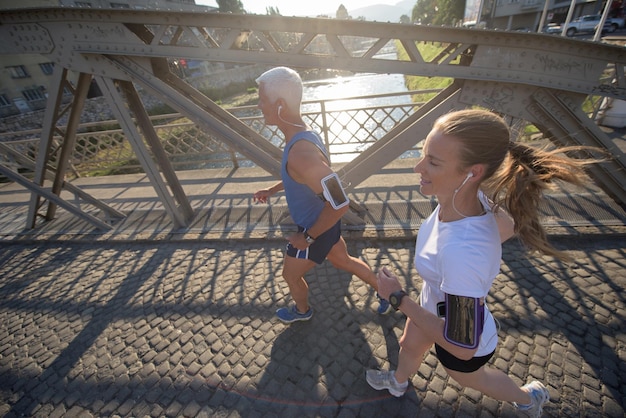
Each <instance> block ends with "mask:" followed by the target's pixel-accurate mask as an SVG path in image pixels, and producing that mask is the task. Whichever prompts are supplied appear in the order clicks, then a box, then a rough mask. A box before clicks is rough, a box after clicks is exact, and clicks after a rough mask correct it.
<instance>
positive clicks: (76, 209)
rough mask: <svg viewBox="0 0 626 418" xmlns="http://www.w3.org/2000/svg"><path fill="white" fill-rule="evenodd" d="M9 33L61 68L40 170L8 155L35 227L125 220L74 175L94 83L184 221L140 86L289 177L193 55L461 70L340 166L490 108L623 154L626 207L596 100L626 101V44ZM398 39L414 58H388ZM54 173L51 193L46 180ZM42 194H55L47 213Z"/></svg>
mask: <svg viewBox="0 0 626 418" xmlns="http://www.w3.org/2000/svg"><path fill="white" fill-rule="evenodd" d="M0 40H2V42H0V54H41V55H44V56H48V57H49V58H50V59H51V61H53V62H55V63H56V65H55V72H54V75H53V83H52V86H51V88H50V90H49V92H48V93H49V97H48V104H47V108H46V113H45V118H44V122H43V131H42V132H43V133H42V136H41V142H40V147H39V153H38V154H37V156H36V161H31V164H32V165H33V166H34V169H35V170H34V177H33V179H32V180H29V179H26V178H25V177H23V176H21V175H20V174H19V173H17V172H16V171H15V170H12V169H11V168H9V167H8V166H6V165H2V164H0V173H1V174H4V175H6V176H7V177H9V178H11V179H13V180H15V181H18V182H19V183H20V184H22V185H23V186H25V187H27V188H28V189H29V190H31V191H32V200H31V204H30V207H29V214H28V220H27V228H34V227H35V226H36V224H37V218H38V216H42V217H43V218H45V220H50V219H52V218H53V217H54V213H55V208H56V206H57V205H59V206H62V207H64V208H65V209H67V210H69V211H70V212H71V213H73V214H75V215H76V216H79V217H81V218H82V219H84V220H87V221H89V222H91V223H92V224H93V225H94V226H95V227H97V228H102V229H106V228H110V226H111V222H114V221H115V219H117V218H120V217H123V216H124V215H123V214H121V213H119V212H117V211H115V210H114V209H112V208H110V207H108V206H107V205H106V204H104V203H103V202H99V201H97V199H94V198H92V197H90V196H89V195H87V194H86V193H84V192H81V191H79V190H76V188H75V187H72V186H71V185H70V184H69V183H67V182H65V181H64V178H65V174H66V171H67V169H68V161H69V156H70V155H71V152H72V150H73V148H74V146H75V136H76V129H77V127H78V121H79V119H80V114H81V111H82V108H83V104H84V102H85V99H86V97H87V91H88V88H89V84H90V82H91V81H92V79H94V80H95V81H96V82H97V84H98V86H99V87H100V89H101V90H102V92H103V93H104V95H105V97H106V98H107V100H108V103H109V104H110V106H111V108H112V109H113V111H114V113H115V115H116V118H117V120H118V121H119V123H120V125H121V126H122V128H123V130H124V132H125V135H126V136H127V138H128V140H129V142H130V144H131V145H132V147H133V150H134V152H135V153H136V155H137V156H138V158H139V160H140V162H141V164H142V166H143V168H144V170H145V172H146V173H147V175H148V176H149V178H150V180H151V182H152V185H153V187H154V188H155V190H156V192H157V194H158V196H159V198H160V200H161V201H162V203H163V205H164V207H165V210H166V211H167V213H168V215H169V216H170V218H171V220H172V221H173V223H174V224H175V225H176V226H177V227H184V226H186V225H188V224H189V223H190V222H191V220H192V219H193V216H194V213H193V210H192V208H191V205H190V204H189V201H188V199H187V197H186V196H185V193H184V191H183V189H182V187H181V185H180V182H179V180H178V178H177V176H176V173H175V172H174V170H173V168H172V166H171V164H170V163H169V161H168V159H167V157H166V155H165V153H164V151H163V148H162V145H161V143H160V141H159V138H158V137H157V135H156V134H155V132H154V128H153V126H152V124H151V122H150V119H149V118H148V116H147V112H146V110H145V108H144V105H143V104H142V101H141V100H140V97H139V94H138V92H137V90H136V86H141V88H142V89H144V90H145V91H147V92H149V93H150V94H152V95H154V96H155V97H157V98H160V99H161V100H162V101H163V102H165V103H167V104H168V105H169V106H171V107H172V108H173V109H175V110H176V111H178V112H180V113H181V114H183V115H185V116H186V117H188V118H189V119H191V120H192V121H193V122H194V123H196V124H197V125H198V126H199V127H201V128H202V129H205V130H206V131H207V133H210V134H211V135H215V136H217V137H218V138H220V139H221V140H222V141H224V143H226V144H228V145H229V146H230V147H232V148H234V149H236V150H237V151H238V152H240V153H241V154H243V155H245V156H246V157H247V158H249V159H250V160H252V161H254V162H255V163H256V164H257V165H258V166H260V167H262V168H263V169H265V170H267V171H268V172H269V173H270V174H272V175H274V176H276V177H279V173H280V170H279V166H280V157H281V150H279V149H278V148H277V147H276V146H274V145H272V144H271V143H270V142H269V141H267V140H266V139H265V138H263V137H262V136H261V135H260V134H259V133H257V132H255V131H253V130H252V129H251V128H250V127H248V126H247V125H246V124H244V123H242V122H241V121H240V120H239V119H237V118H235V117H234V116H232V115H231V114H230V113H228V112H227V111H225V110H224V109H223V108H222V107H220V106H219V105H218V104H216V103H215V102H213V101H211V100H210V99H209V98H207V97H206V96H205V95H204V94H202V93H201V92H200V91H198V90H197V89H195V88H193V87H192V86H191V85H190V84H188V83H186V82H185V81H184V80H183V79H181V78H180V77H178V76H177V75H176V73H175V72H172V71H171V63H172V62H174V61H176V60H180V59H187V60H204V61H211V62H220V63H235V64H239V65H245V64H260V65H263V66H268V67H270V66H276V65H285V66H289V67H292V68H296V69H316V68H321V69H337V70H348V71H352V72H360V73H362V72H366V73H381V74H385V73H388V74H404V75H414V76H427V77H434V76H437V77H449V78H452V79H454V82H453V84H452V85H451V86H450V87H448V88H447V89H445V90H444V91H442V92H441V93H440V94H439V95H437V97H435V98H434V99H432V100H431V101H429V102H428V103H426V104H425V105H424V106H422V107H420V108H419V109H417V110H416V111H415V112H414V113H413V114H412V115H411V116H410V117H409V118H408V119H406V120H405V121H403V122H401V123H399V124H398V125H397V126H396V127H395V128H394V129H392V130H391V131H390V132H389V133H387V134H386V135H385V136H384V137H383V138H382V139H380V140H379V141H378V142H376V143H375V144H374V145H372V146H370V147H369V148H368V149H367V150H365V151H364V152H363V153H362V154H360V155H359V156H358V157H357V158H355V159H354V160H353V161H352V162H350V163H349V164H347V165H346V166H344V167H343V168H342V169H341V170H340V176H341V177H342V179H343V180H344V181H345V182H346V184H351V187H356V186H358V185H359V184H361V183H362V182H363V181H364V180H365V179H367V178H368V177H369V176H370V175H372V174H375V173H377V172H378V171H380V169H382V168H383V167H384V166H385V165H386V164H388V163H389V162H391V161H392V160H394V159H395V158H397V157H398V156H399V155H401V154H402V153H403V152H404V151H406V150H408V149H410V148H411V147H412V146H414V145H415V144H416V142H418V141H420V140H422V139H423V138H424V137H425V135H426V133H427V132H428V131H429V130H430V127H431V126H432V123H433V122H434V120H435V119H436V118H437V117H439V116H440V115H442V114H444V113H446V112H448V111H450V110H452V109H460V108H466V107H469V106H482V107H485V108H489V109H492V110H495V111H497V112H499V113H501V114H503V115H506V116H509V117H510V118H512V119H521V120H524V121H527V122H529V123H532V124H534V125H535V126H537V127H538V128H539V129H540V130H541V131H542V133H543V134H544V135H545V136H546V137H548V138H550V139H551V140H552V141H553V142H554V143H555V144H556V145H557V146H562V145H591V146H598V147H602V148H604V149H606V150H608V151H609V152H610V153H611V155H613V157H614V158H613V159H612V160H610V161H607V162H606V163H602V164H599V165H597V166H595V168H594V169H593V171H592V172H591V176H592V178H593V179H594V180H595V181H596V183H597V184H598V185H599V186H600V187H601V188H602V189H603V190H604V191H605V192H606V193H607V194H608V195H609V196H611V197H612V198H614V199H615V200H616V201H617V202H619V203H621V204H622V205H623V204H625V203H626V189H625V185H626V170H625V166H626V158H625V156H624V154H623V153H622V152H621V151H620V149H619V148H617V147H616V146H615V145H614V144H613V143H612V142H611V141H610V140H609V138H608V137H607V135H606V134H605V133H604V132H602V130H600V129H599V127H598V126H597V125H596V123H595V122H594V121H593V120H591V119H590V118H589V116H588V115H587V113H586V112H584V111H583V109H582V106H583V102H584V101H585V99H586V98H587V97H589V96H604V97H612V98H616V99H622V100H624V99H626V79H625V77H624V66H625V65H626V49H625V48H623V47H618V46H612V45H608V44H604V43H594V42H589V41H578V40H572V39H567V38H562V37H558V36H550V35H542V34H534V33H515V32H502V31H490V30H476V29H460V28H444V27H427V26H417V25H403V24H391V23H376V22H362V21H343V20H342V21H338V20H334V19H310V18H293V17H292V18H288V17H280V16H254V15H230V14H228V15H225V14H212V13H207V14H202V13H189V12H173V11H137V10H97V9H59V8H54V9H27V10H13V11H3V12H0ZM427 44H432V45H437V47H438V50H439V53H438V54H436V55H435V56H426V54H425V53H424V52H423V49H422V48H421V46H423V45H427ZM355 45H360V46H363V45H365V46H366V47H364V48H355ZM397 45H401V47H402V48H403V49H404V50H405V51H406V53H407V55H408V59H404V60H403V59H399V58H396V57H395V56H394V57H393V58H390V57H389V55H388V54H384V53H385V51H386V50H387V49H388V48H389V47H390V46H392V47H395V46H397ZM68 71H74V72H76V73H78V74H79V78H78V82H77V83H76V86H72V85H71V84H70V83H69V82H68ZM64 89H66V91H67V89H69V90H70V91H71V92H72V94H73V101H72V102H71V103H70V104H69V105H67V106H63V105H62V101H61V98H62V93H63V91H64ZM63 115H69V117H68V123H67V125H66V126H65V128H62V127H61V126H59V125H60V124H59V120H60V118H61V117H62V116H63ZM55 134H56V135H59V134H60V135H61V136H62V138H63V141H62V144H61V147H60V149H58V150H54V151H55V152H57V153H58V155H57V156H56V157H55V159H56V165H55V166H53V165H52V164H50V158H51V154H52V152H53V144H52V137H53V135H55ZM14 157H15V158H20V157H18V156H14ZM46 178H48V179H51V180H52V182H53V185H52V188H51V189H48V188H44V187H43V184H44V180H45V179H46ZM63 189H67V190H68V191H70V192H72V193H73V194H74V196H75V197H76V199H77V200H82V202H83V203H87V204H90V205H94V206H96V207H97V208H99V209H100V210H101V211H102V212H103V213H104V214H105V221H103V220H101V219H100V218H97V217H94V216H92V215H90V214H88V213H86V212H85V211H84V210H82V209H81V207H80V205H75V204H73V203H71V202H69V201H65V200H63V199H61V198H60V192H61V190H63ZM42 200H44V201H47V203H48V205H47V211H46V213H45V214H41V213H40V211H41V210H42V208H43V207H44V205H43V202H42ZM353 209H355V211H353V212H351V213H350V214H349V215H348V217H347V218H346V221H347V222H351V223H359V222H362V221H361V218H360V217H359V216H358V207H354V208H353Z"/></svg>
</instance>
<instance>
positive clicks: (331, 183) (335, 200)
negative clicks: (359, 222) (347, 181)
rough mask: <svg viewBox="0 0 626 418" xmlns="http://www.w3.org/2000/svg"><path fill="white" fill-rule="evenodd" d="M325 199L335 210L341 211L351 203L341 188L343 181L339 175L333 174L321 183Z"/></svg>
mask: <svg viewBox="0 0 626 418" xmlns="http://www.w3.org/2000/svg"><path fill="white" fill-rule="evenodd" d="M321 183H322V193H323V195H324V198H325V199H326V200H327V201H328V202H329V203H330V205H331V206H332V207H333V209H335V210H337V209H341V208H342V207H344V206H346V205H348V204H349V203H350V199H348V196H347V195H346V192H345V191H344V190H343V187H342V186H341V180H339V176H338V175H337V173H332V174H329V175H327V176H326V177H324V178H323V179H322V181H321Z"/></svg>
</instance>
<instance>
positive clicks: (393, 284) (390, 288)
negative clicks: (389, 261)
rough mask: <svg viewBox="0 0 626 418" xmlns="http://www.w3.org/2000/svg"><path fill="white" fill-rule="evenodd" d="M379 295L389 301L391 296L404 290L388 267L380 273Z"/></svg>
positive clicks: (378, 275)
mask: <svg viewBox="0 0 626 418" xmlns="http://www.w3.org/2000/svg"><path fill="white" fill-rule="evenodd" d="M377 277H378V294H379V295H380V297H382V298H383V299H387V300H389V295H391V294H392V293H393V292H396V291H398V290H402V286H400V281H399V280H398V278H397V277H396V275H395V274H393V273H392V272H390V271H389V270H388V269H387V267H383V268H382V270H379V271H378V274H377Z"/></svg>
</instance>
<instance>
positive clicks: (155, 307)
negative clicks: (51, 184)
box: [0, 235, 626, 418]
mask: <svg viewBox="0 0 626 418" xmlns="http://www.w3.org/2000/svg"><path fill="white" fill-rule="evenodd" d="M555 242H556V244H557V246H559V247H561V248H564V249H566V250H567V252H568V253H569V254H570V255H571V256H572V257H573V260H574V261H573V262H571V263H570V264H564V263H561V262H558V261H556V260H554V259H553V258H550V257H530V256H527V255H526V254H525V253H524V252H523V251H522V249H521V248H520V247H519V245H518V244H517V243H516V242H511V243H507V244H505V248H504V254H503V264H502V270H501V274H500V275H499V277H498V279H497V280H496V283H495V286H494V289H493V292H492V294H491V296H490V298H489V300H488V301H489V303H490V305H491V307H492V310H493V312H494V315H495V316H496V318H497V319H498V320H499V323H500V326H501V329H500V332H499V335H500V343H499V346H498V349H497V353H496V356H495V357H494V359H492V360H491V365H492V366H493V367H496V368H498V369H501V370H503V371H505V372H507V373H508V374H509V375H511V376H512V377H513V378H514V379H515V380H516V381H517V382H518V383H519V384H522V383H525V382H527V381H529V380H531V379H539V380H541V381H543V382H544V383H545V384H546V386H547V387H548V388H549V391H550V396H551V398H552V400H551V402H550V403H549V404H548V406H547V407H546V408H545V410H544V411H545V414H544V415H545V416H553V417H563V416H568V417H569V416H571V417H578V416H580V417H596V416H597V417H620V418H621V417H624V406H625V405H626V361H625V360H626V347H625V346H626V335H625V334H624V330H625V329H626V325H625V321H624V312H625V299H626V293H625V291H624V290H625V287H626V268H625V267H626V265H625V264H626V258H625V253H626V246H625V245H624V244H625V240H624V237H623V236H620V235H609V236H602V235H592V236H588V237H582V238H581V237H579V238H572V237H565V238H563V237H562V238H555ZM348 244H349V250H350V252H351V253H352V254H354V255H358V256H360V257H362V258H364V259H365V260H367V262H368V263H369V264H370V265H371V266H372V267H374V268H379V267H381V266H389V267H391V268H393V269H394V270H395V272H396V273H398V274H400V275H402V276H403V277H405V278H406V286H407V288H408V290H409V292H410V293H411V294H412V295H413V296H416V295H417V288H419V285H420V281H419V278H418V277H417V275H416V273H415V272H414V271H413V270H412V268H411V267H410V266H411V260H412V257H413V251H414V243H413V241H412V239H389V240H368V239H361V240H352V239H349V242H348ZM283 245H284V244H283V242H281V241H274V240H268V241H262V240H256V241H254V240H253V241H245V240H233V241H227V240H219V241H208V240H207V241H185V242H174V241H161V242H150V243H148V242H114V241H113V242H80V241H68V242H63V241H57V242H45V241H43V242H35V243H29V244H25V243H18V242H13V243H7V242H4V243H1V244H0V295H1V296H0V375H1V382H0V416H3V417H14V416H36V417H89V416H97V417H105V416H106V417H108V416H123V417H126V416H129V417H130V416H132V417H142V416H154V417H161V416H171V417H174V416H189V417H195V416H200V417H202V416H204V417H213V416H219V417H239V416H241V417H317V416H319V417H392V416H399V417H404V416H406V417H416V416H419V417H429V416H441V417H449V416H458V417H479V416H480V417H513V416H518V414H517V411H516V410H515V409H514V407H513V406H512V405H511V404H509V403H505V402H498V401H495V400H493V399H490V398H488V397H485V396H482V395H481V394H480V393H479V392H477V391H475V390H470V389H462V388H461V387H460V386H459V385H458V384H456V383H455V382H454V381H452V380H450V379H448V378H447V377H446V374H445V372H444V371H443V369H442V367H441V365H439V364H438V362H437V360H436V358H435V356H434V355H433V352H432V351H431V352H430V353H429V354H428V355H427V357H426V359H425V361H424V363H423V364H422V366H421V368H420V370H419V372H418V374H417V375H415V376H414V377H413V379H412V387H411V389H410V390H409V392H408V393H407V394H406V395H405V396H404V397H403V398H400V399H396V398H393V397H391V396H390V395H389V394H388V393H387V392H386V391H385V392H377V391H374V390H372V389H370V388H369V386H368V385H367V383H366V381H365V370H366V369H367V368H370V367H374V368H376V367H380V368H387V367H390V366H391V367H394V366H395V364H396V362H397V353H398V348H399V342H398V340H399V336H400V335H401V332H402V326H403V324H404V317H403V316H402V315H401V314H400V313H395V314H392V315H390V316H382V317H381V316H378V315H377V314H376V312H375V309H376V307H377V302H376V298H375V295H374V293H373V292H372V291H371V290H370V289H369V288H368V287H366V286H365V285H364V284H363V283H362V282H360V281H359V280H358V279H356V278H351V277H350V276H349V275H348V274H347V273H344V272H340V271H338V270H336V269H335V268H333V267H332V266H331V265H330V264H328V263H325V264H323V265H321V266H318V267H317V268H316V269H315V270H314V271H313V272H311V273H310V274H309V275H308V276H307V279H308V281H309V283H310V295H311V303H312V305H313V306H314V308H315V315H314V317H313V319H312V320H311V321H310V322H308V323H296V324H292V325H284V324H282V323H280V322H279V321H277V320H276V319H275V318H274V316H273V315H274V310H275V309H276V307H278V306H283V305H284V304H286V303H287V302H288V299H286V297H285V295H286V294H287V288H286V285H285V284H284V282H283V281H282V279H281V278H280V271H281V263H282V258H283Z"/></svg>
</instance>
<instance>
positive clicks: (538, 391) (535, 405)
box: [514, 380, 550, 417]
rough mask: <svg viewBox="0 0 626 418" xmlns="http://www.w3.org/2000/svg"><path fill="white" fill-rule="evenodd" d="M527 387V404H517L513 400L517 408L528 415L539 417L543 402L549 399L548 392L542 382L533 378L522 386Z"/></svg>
mask: <svg viewBox="0 0 626 418" xmlns="http://www.w3.org/2000/svg"><path fill="white" fill-rule="evenodd" d="M522 389H527V391H528V394H529V395H530V399H531V402H530V404H529V405H519V404H517V403H515V402H514V404H515V406H516V407H517V409H519V410H520V411H524V412H526V413H527V414H528V416H529V417H540V416H541V413H542V412H543V404H545V403H546V402H548V401H549V400H550V393H549V392H548V389H546V387H545V386H544V385H543V383H541V382H538V381H536V380H533V381H532V382H530V383H529V384H527V385H524V386H522Z"/></svg>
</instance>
